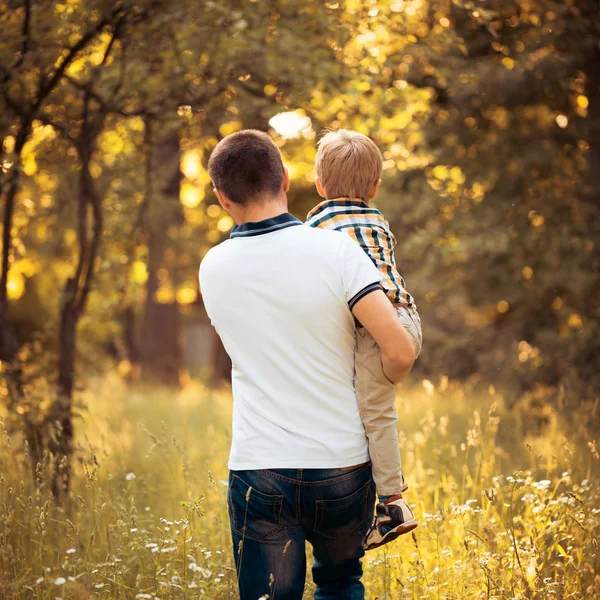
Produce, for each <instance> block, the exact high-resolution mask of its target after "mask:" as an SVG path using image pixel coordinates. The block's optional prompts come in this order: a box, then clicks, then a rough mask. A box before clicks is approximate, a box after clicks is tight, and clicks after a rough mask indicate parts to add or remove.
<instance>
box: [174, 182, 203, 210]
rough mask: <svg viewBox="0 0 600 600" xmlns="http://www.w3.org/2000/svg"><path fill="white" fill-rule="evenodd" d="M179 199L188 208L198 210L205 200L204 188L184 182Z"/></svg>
mask: <svg viewBox="0 0 600 600" xmlns="http://www.w3.org/2000/svg"><path fill="white" fill-rule="evenodd" d="M179 198H180V200H181V203H182V204H183V205H184V206H185V207H186V208H196V207H197V206H198V205H199V204H200V202H202V200H203V199H204V188H203V187H198V186H196V185H194V184H193V183H191V182H189V181H184V182H183V183H182V184H181V191H180V194H179Z"/></svg>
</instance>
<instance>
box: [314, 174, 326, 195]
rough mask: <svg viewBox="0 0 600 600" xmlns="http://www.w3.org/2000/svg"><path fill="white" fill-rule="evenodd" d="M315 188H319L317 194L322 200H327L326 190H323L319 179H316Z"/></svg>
mask: <svg viewBox="0 0 600 600" xmlns="http://www.w3.org/2000/svg"><path fill="white" fill-rule="evenodd" d="M315 187H316V188H317V194H319V196H321V198H327V196H326V195H325V190H324V189H323V186H322V185H321V182H320V181H319V178H318V177H315Z"/></svg>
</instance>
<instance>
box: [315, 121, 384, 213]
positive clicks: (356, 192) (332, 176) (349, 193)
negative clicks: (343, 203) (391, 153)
mask: <svg viewBox="0 0 600 600" xmlns="http://www.w3.org/2000/svg"><path fill="white" fill-rule="evenodd" d="M318 146H319V150H318V151H317V157H316V159H315V166H316V169H317V180H316V185H317V190H318V192H319V194H320V195H321V196H323V197H324V198H328V199H331V198H341V197H348V198H360V199H362V200H364V201H365V202H368V201H369V200H370V199H371V198H374V197H375V194H377V190H378V188H379V184H380V183H381V171H382V164H383V158H382V156H381V152H380V151H379V148H378V147H377V146H376V145H375V142H373V140H371V139H369V138H368V137H367V136H366V135H363V134H362V133H358V132H357V131H349V130H348V129H339V130H338V131H330V132H329V133H328V134H327V135H325V136H324V137H323V138H321V140H320V141H319V144H318Z"/></svg>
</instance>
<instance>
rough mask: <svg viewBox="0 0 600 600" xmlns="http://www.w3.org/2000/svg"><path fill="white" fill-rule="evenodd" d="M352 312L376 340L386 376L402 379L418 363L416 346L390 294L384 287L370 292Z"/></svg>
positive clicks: (391, 380)
mask: <svg viewBox="0 0 600 600" xmlns="http://www.w3.org/2000/svg"><path fill="white" fill-rule="evenodd" d="M352 313H353V314H354V316H355V317H356V318H357V319H358V320H359V321H360V322H361V324H362V325H363V326H364V327H366V329H367V331H368V332H369V333H370V334H371V335H372V336H373V338H374V339H375V341H376V342H377V345H378V346H379V348H380V350H381V362H382V365H383V373H384V374H385V376H386V377H387V378H388V379H389V380H390V382H391V383H398V382H400V381H401V380H402V379H404V377H406V375H408V373H409V371H410V370H411V368H412V366H413V363H414V362H415V359H416V356H415V347H414V344H413V341H412V339H411V338H410V335H409V334H408V332H407V331H406V330H405V329H404V327H403V326H402V324H401V323H400V321H399V320H398V317H397V315H396V311H395V310H394V307H393V306H392V304H391V303H390V301H389V300H388V297H387V296H386V295H385V294H384V292H383V291H382V290H377V291H375V292H371V293H370V294H368V295H366V296H364V297H363V298H361V299H360V300H359V301H358V302H357V303H356V304H354V306H353V307H352Z"/></svg>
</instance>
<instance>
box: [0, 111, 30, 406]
mask: <svg viewBox="0 0 600 600" xmlns="http://www.w3.org/2000/svg"><path fill="white" fill-rule="evenodd" d="M30 129H31V122H30V120H29V119H25V118H24V120H22V121H21V125H20V128H19V132H18V133H17V137H16V140H15V148H14V153H15V155H16V160H15V164H13V166H12V167H11V169H10V172H9V175H8V177H7V182H6V194H4V193H3V194H2V196H4V214H3V216H2V227H3V230H2V274H1V275H0V361H2V362H3V363H4V364H5V367H4V373H5V377H6V381H7V384H8V392H9V407H10V406H12V405H13V404H15V403H16V402H18V401H19V400H20V399H21V398H22V397H23V383H22V370H21V365H20V364H19V362H18V359H17V352H18V350H19V340H18V336H17V331H16V329H15V326H14V324H13V323H12V322H11V321H10V319H9V317H8V297H7V285H8V271H9V269H10V263H11V261H10V256H11V251H12V224H13V214H14V207H15V198H16V195H17V192H18V190H19V180H20V175H21V164H20V163H21V152H22V151H23V146H25V142H26V141H27V136H28V135H29V131H30ZM2 191H4V190H2Z"/></svg>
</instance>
